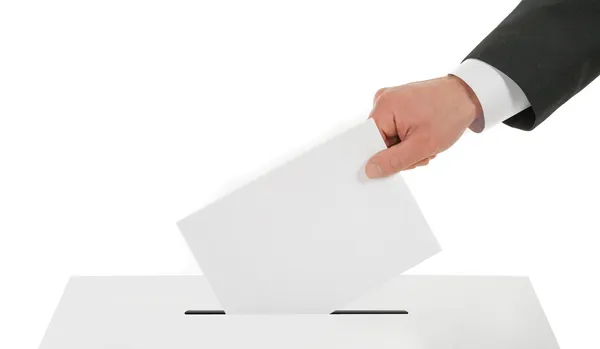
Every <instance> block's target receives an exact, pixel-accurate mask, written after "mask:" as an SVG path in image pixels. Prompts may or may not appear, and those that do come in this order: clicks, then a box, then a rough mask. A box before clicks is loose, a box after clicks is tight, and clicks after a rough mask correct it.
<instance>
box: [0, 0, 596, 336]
mask: <svg viewBox="0 0 600 349" xmlns="http://www.w3.org/2000/svg"><path fill="white" fill-rule="evenodd" d="M516 4H517V1H492V2H490V1H467V0H455V1H441V0H428V1H401V0H391V1H360V2H356V1H302V2H300V1H297V2H290V1H252V2H250V1H220V2H216V1H215V2H212V1H211V2H209V1H202V2H198V1H130V0H129V1H123V0H119V1H106V0H105V1H52V2H50V1H10V0H5V1H2V2H1V3H0V296H1V297H0V347H1V348H34V347H37V345H38V344H39V342H40V340H41V338H42V336H43V334H44V331H45V329H46V326H47V324H48V322H49V321H50V318H51V316H52V313H53V311H54V309H55V307H56V305H57V303H58V301H59V299H60V296H61V294H62V291H63V288H64V286H65V284H66V282H67V280H68V278H69V277H70V276H71V275H74V274H102V275H104V274H180V273H199V272H200V270H199V269H198V267H197V266H196V265H195V263H194V260H193V258H192V256H191V254H190V253H189V251H188V250H187V247H186V246H185V244H184V242H183V239H182V237H181V236H180V235H179V232H178V230H177V228H176V226H175V222H176V221H177V220H179V219H181V218H183V217H185V216H186V215H188V214H189V213H191V212H192V211H195V210H197V209H198V208H200V207H202V206H203V205H205V204H207V203H209V202H211V201H212V200H214V199H216V198H218V197H219V196H221V195H222V194H223V193H226V192H227V191H229V190H231V189H232V188H235V187H237V186H239V185H240V184H243V183H244V182H246V181H248V180H249V179H251V178H253V177H255V176H256V175H257V174H260V173H262V172H264V171H265V170H266V169H268V168H271V167H272V166H273V165H274V164H278V163H281V162H282V161H283V160H285V159H287V158H289V157H290V156H292V155H294V154H297V153H298V152H300V151H302V150H303V149H307V148H309V147H311V146H313V145H315V144H317V143H318V142H320V141H322V140H323V139H326V138H327V137H328V136H329V135H331V134H333V133H337V132H339V131H340V130H343V129H344V128H345V127H347V126H349V125H352V124H354V123H356V122H357V121H360V120H362V119H364V118H366V116H367V113H368V111H369V108H370V104H371V98H372V95H373V93H374V92H375V91H376V90H377V89H378V88H380V87H385V86H392V85H398V84H403V83H407V82H411V81H414V80H423V79H429V78H433V77H437V76H442V75H444V74H446V73H448V72H450V71H452V70H453V69H454V67H455V66H456V65H457V64H458V63H460V61H461V60H462V58H463V57H464V56H465V55H467V54H468V53H469V52H470V50H471V49H472V48H473V47H474V46H475V45H476V44H477V43H478V42H479V41H480V40H481V39H482V38H483V37H484V36H485V35H487V33H488V32H489V31H490V30H492V29H493V28H494V27H495V26H496V25H497V24H498V23H499V22H500V21H501V20H502V19H503V18H504V17H505V16H506V15H507V14H508V13H509V12H510V11H511V10H512V8H513V7H514V6H515V5H516ZM599 93H600V85H598V83H596V84H592V85H591V86H590V87H589V88H588V89H586V90H585V91H584V92H582V93H580V94H579V95H578V96H577V97H576V98H574V99H573V100H571V101H570V102H569V103H568V104H566V105H565V106H564V107H563V108H561V109H560V110H559V111H558V112H556V113H555V114H554V115H553V116H552V117H551V118H550V119H549V120H548V121H547V122H546V123H544V124H542V126H540V127H539V128H538V129H536V130H535V131H534V132H530V133H528V132H522V131H518V130H513V129H510V128H508V127H506V126H503V125H500V126H497V127H496V128H494V129H492V130H491V131H490V132H487V133H484V134H480V135H475V134H472V133H470V132H469V133H468V134H466V135H465V136H464V137H463V138H462V139H461V140H460V141H459V143H458V144H456V145H455V146H454V147H453V148H451V149H450V150H449V151H447V152H446V153H443V154H442V155H440V156H438V158H437V159H436V160H434V161H433V162H432V164H431V165H430V166H428V167H426V168H422V169H417V170H413V171H410V172H407V173H405V178H406V180H407V182H408V183H409V185H410V187H411V189H412V191H413V192H414V194H415V196H416V197H417V199H418V201H419V203H420V204H421V206H422V209H423V211H424V213H425V215H426V217H427V218H428V220H429V222H430V224H431V226H432V228H433V230H434V231H435V233H436V235H437V236H438V238H439V240H440V243H441V244H442V247H443V248H444V252H442V253H441V254H439V255H437V256H436V257H434V258H432V259H430V260H428V261H427V262H425V263H423V264H422V265H420V266H418V267H417V268H415V269H413V270H412V271H411V273H424V274H493V275H529V276H531V279H532V282H533V284H534V286H535V289H536V291H537V293H538V295H539V298H540V300H541V303H542V305H543V307H544V309H545V311H546V314H547V316H548V318H549V321H550V323H551V325H552V327H553V329H554V331H555V334H556V336H557V337H558V340H559V343H560V344H561V346H562V347H563V348H598V347H600V337H598V335H597V329H598V320H597V319H598V318H597V316H598V315H597V314H598V313H600V296H599V295H600V284H599V281H600V276H599V275H598V274H599V273H598V266H599V265H600V255H599V254H598V253H597V251H598V241H599V238H598V234H599V233H600V221H599V219H598V214H599V212H598V206H599V205H598V198H599V197H600V185H599V184H598V178H600V169H599V168H598V165H597V164H598V160H597V159H598V154H597V151H596V149H597V147H598V145H597V141H596V139H597V132H598V131H597V130H598V129H599V128H600V118H598V115H599V114H600V107H598V106H597V98H598V97H597V96H598V95H599Z"/></svg>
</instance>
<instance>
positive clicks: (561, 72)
mask: <svg viewBox="0 0 600 349" xmlns="http://www.w3.org/2000/svg"><path fill="white" fill-rule="evenodd" d="M467 58H473V59H478V60H481V61H483V62H486V63H488V64H490V65H492V66H493V67H495V68H497V69H498V70H500V71H501V72H503V73H504V74H506V75H507V76H509V77H510V78H511V79H512V80H514V82H515V83H516V84H517V85H518V86H519V87H520V88H521V89H522V90H523V92H524V93H525V95H526V96H527V99H528V100H529V103H530V104H531V108H527V109H525V110H524V111H522V112H520V113H518V114H517V115H515V116H513V117H511V118H510V119H508V120H506V121H505V122H506V123H507V124H508V125H510V126H513V127H517V128H520V129H524V130H531V129H533V128H535V127H536V126H538V125H539V124H540V123H541V122H543V121H544V120H545V119H546V118H547V117H548V116H549V115H550V114H552V113H553V112H554V111H555V110H556V109H557V108H558V107H560V106H561V105H562V104H564V103H565V102H566V101H568V100H569V99H570V98H571V97H573V96H574V95H575V94H577V93H578V92H579V91H580V90H581V89H583V88H584V87H585V86H587V85H588V84H589V83H590V82H591V81H593V80H594V79H595V78H596V77H597V76H598V75H599V74H600V0H555V1H544V0H523V1H522V2H521V3H520V4H519V6H518V7H517V8H516V9H515V10H514V11H513V12H512V13H511V14H510V15H509V16H508V17H507V18H506V19H505V20H504V21H503V22H502V23H501V24H500V25H499V26H498V27H497V28H496V29H495V30H494V31H492V33H490V34H489V35H488V37H486V38H485V39H484V40H483V41H482V42H481V43H480V44H479V45H478V46H477V47H476V48H475V49H474V50H473V52H471V53H470V54H469V55H468V56H467Z"/></svg>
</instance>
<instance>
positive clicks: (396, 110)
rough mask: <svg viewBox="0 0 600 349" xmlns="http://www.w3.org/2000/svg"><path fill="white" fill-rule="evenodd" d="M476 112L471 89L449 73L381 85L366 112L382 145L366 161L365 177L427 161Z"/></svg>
mask: <svg viewBox="0 0 600 349" xmlns="http://www.w3.org/2000/svg"><path fill="white" fill-rule="evenodd" d="M481 114H482V111H481V106H480V104H479V101H478V100H477V97H476V96H475V94H474V93H473V92H472V91H471V89H470V88H469V87H468V85H467V84H465V83H464V82H463V81H462V80H460V79H459V78H457V77H455V76H447V77H443V78H439V79H434V80H428V81H422V82H416V83H412V84H408V85H403V86H397V87H391V88H383V89H381V90H379V91H377V93H376V94H375V100H374V106H373V110H372V112H371V115H370V117H371V118H373V120H375V123H376V124H377V127H378V128H379V131H380V132H381V136H382V137H383V139H384V140H385V143H386V145H387V146H388V149H386V150H383V151H381V152H379V153H377V154H375V155H374V156H373V157H372V158H371V159H370V160H369V162H368V163H367V167H366V173H367V176H368V177H370V178H378V177H383V176H388V175H390V174H393V173H396V172H398V171H403V170H407V169H412V168H415V167H417V166H423V165H427V164H428V163H429V160H431V159H433V158H434V157H435V156H436V155H437V154H439V153H441V152H442V151H444V150H446V149H448V148H449V147H450V146H451V145H453V144H454V143H455V142H456V141H457V140H458V139H459V138H460V136H462V134H463V133H464V132H465V130H466V129H467V128H468V127H469V126H470V125H471V124H472V123H473V121H474V120H475V118H476V117H477V116H480V115H481Z"/></svg>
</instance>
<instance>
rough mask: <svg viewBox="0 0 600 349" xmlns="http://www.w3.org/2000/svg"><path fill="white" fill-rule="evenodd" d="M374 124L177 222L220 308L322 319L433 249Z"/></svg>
mask: <svg viewBox="0 0 600 349" xmlns="http://www.w3.org/2000/svg"><path fill="white" fill-rule="evenodd" d="M385 148H386V146H385V143H384V141H383V139H382V138H381V135H380V133H379V131H378V129H377V127H376V125H375V123H374V122H373V121H372V120H368V121H365V122H363V123H361V124H359V125H358V126H356V127H354V128H351V129H350V130H348V131H346V132H344V133H342V134H340V135H339V136H337V137H334V138H332V139H331V140H329V141H327V142H325V143H323V144H321V145H319V146H317V147H315V148H313V149H312V150H310V151H308V152H306V153H305V154H303V155H301V156H299V157H297V158H295V159H293V160H291V161H289V162H288V163H286V164H284V165H283V166H281V167H279V168H276V169H274V170H272V171H271V172H269V173H267V174H266V175H264V176H262V177H260V178H258V179H256V180H254V181H253V182H251V183H249V184H247V185H246V186H244V187H242V188H240V189H238V190H236V191H235V192H233V193H231V194H229V195H227V196H225V197H223V198H222V199H220V200H218V201H216V202H214V203H213V204H211V205H209V206H207V207H205V208H203V209H201V210H199V211H198V212H196V213H193V214H192V215H190V216H189V217H187V218H185V219H183V220H182V221H180V222H179V224H178V225H179V228H180V230H181V232H182V233H183V236H184V237H185V239H186V240H187V243H188V246H189V247H190V249H191V251H192V252H193V254H194V256H195V258H196V260H197V261H198V263H199V265H200V268H201V269H202V271H203V273H204V275H205V276H206V278H207V279H208V281H209V282H210V285H211V286H212V288H213V290H214V291H215V294H216V296H217V298H218V299H219V301H220V303H221V304H222V306H223V307H224V310H225V311H226V312H227V313H228V314H236V313H254V314H256V313H267V314H274V313H291V314H328V313H330V312H332V311H334V310H335V309H338V308H340V307H342V306H344V305H345V304H347V303H348V302H350V301H352V300H353V299H356V298H357V297H359V296H361V295H362V294H364V293H365V292H367V291H368V290H370V289H372V288H373V287H375V286H377V285H380V284H382V283H383V282H385V281H387V280H389V279H390V278H392V277H393V276H395V275H397V274H400V273H402V272H403V271H405V270H407V269H409V268H411V267H413V266H415V265H417V264H418V263H420V262H422V261H423V260H425V259H427V258H428V257H430V256H432V255H433V254H435V253H437V252H438V251H439V245H438V243H437V241H436V239H435V237H434V235H433V234H432V232H431V230H430V229H429V226H428V225H427V222H426V221H425V218H424V217H423V214H422V213H421V210H420V209H419V207H418V205H417V203H416V201H415V199H414V198H413V196H412V195H411V193H410V191H409V189H408V187H407V186H406V184H405V182H404V180H403V179H402V177H401V175H395V176H391V177H388V178H383V179H375V180H373V179H372V180H368V179H366V177H365V175H364V167H365V163H366V162H367V160H368V159H369V158H370V157H371V156H372V155H373V154H375V153H377V152H378V151H381V150H383V149H385Z"/></svg>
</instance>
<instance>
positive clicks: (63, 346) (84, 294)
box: [40, 275, 558, 349]
mask: <svg viewBox="0 0 600 349" xmlns="http://www.w3.org/2000/svg"><path fill="white" fill-rule="evenodd" d="M192 309H193V310H217V309H221V307H220V305H219V303H218V301H217V299H216V297H215V296H214V294H213V292H212V290H211V288H210V286H209V284H208V282H207V281H206V279H205V278H204V277H202V276H114V277H77V278H73V279H72V280H71V281H70V282H69V284H68V286H67V288H66V290H65V293H64V295H63V297H62V300H61V302H60V304H59V306H58V308H57V310H56V312H55V314H54V317H53V319H52V322H51V324H50V326H49V328H48V331H47V333H46V336H45V338H44V340H43V342H42V344H41V346H40V348H41V349H80V348H87V349H100V348H112V349H125V348H127V349H130V348H144V349H158V348H173V349H198V348H205V347H209V348H211V349H214V348H216V349H219V348H234V347H241V346H250V347H256V346H258V345H260V346H261V348H281V347H282V346H284V345H285V347H286V348H308V347H312V348H315V347H317V348H320V347H322V348H331V347H340V348H341V347H344V348H348V349H353V348H367V347H369V348H395V349H397V348H399V347H401V348H410V349H430V348H431V349H450V348H461V349H471V348H472V349H481V348H486V349H506V348H511V349H531V348H536V349H556V348H558V345H557V343H556V340H555V338H554V335H553V333H552V331H551V329H550V326H549V325H548V322H547V320H546V318H545V315H544V313H543V311H542V309H541V307H540V305H539V302H538V300H537V297H536V296H535V293H534V291H533V289H532V287H531V284H530V282H529V280H528V279H527V278H518V277H517V278H515V277H492V276H405V275H403V276H399V277H397V278H395V279H393V280H392V281H390V282H388V283H387V284H386V285H385V286H384V287H381V288H379V289H377V290H375V291H373V292H371V293H369V294H367V295H365V296H364V297H362V298H360V299H358V300H356V301H355V302H353V303H352V304H349V305H348V306H347V307H346V308H345V309H355V310H356V309H361V310H398V309H402V310H406V311H408V312H409V314H408V315H336V316H331V315H220V316H219V315H192V316H190V315H184V312H185V311H186V310H192Z"/></svg>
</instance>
